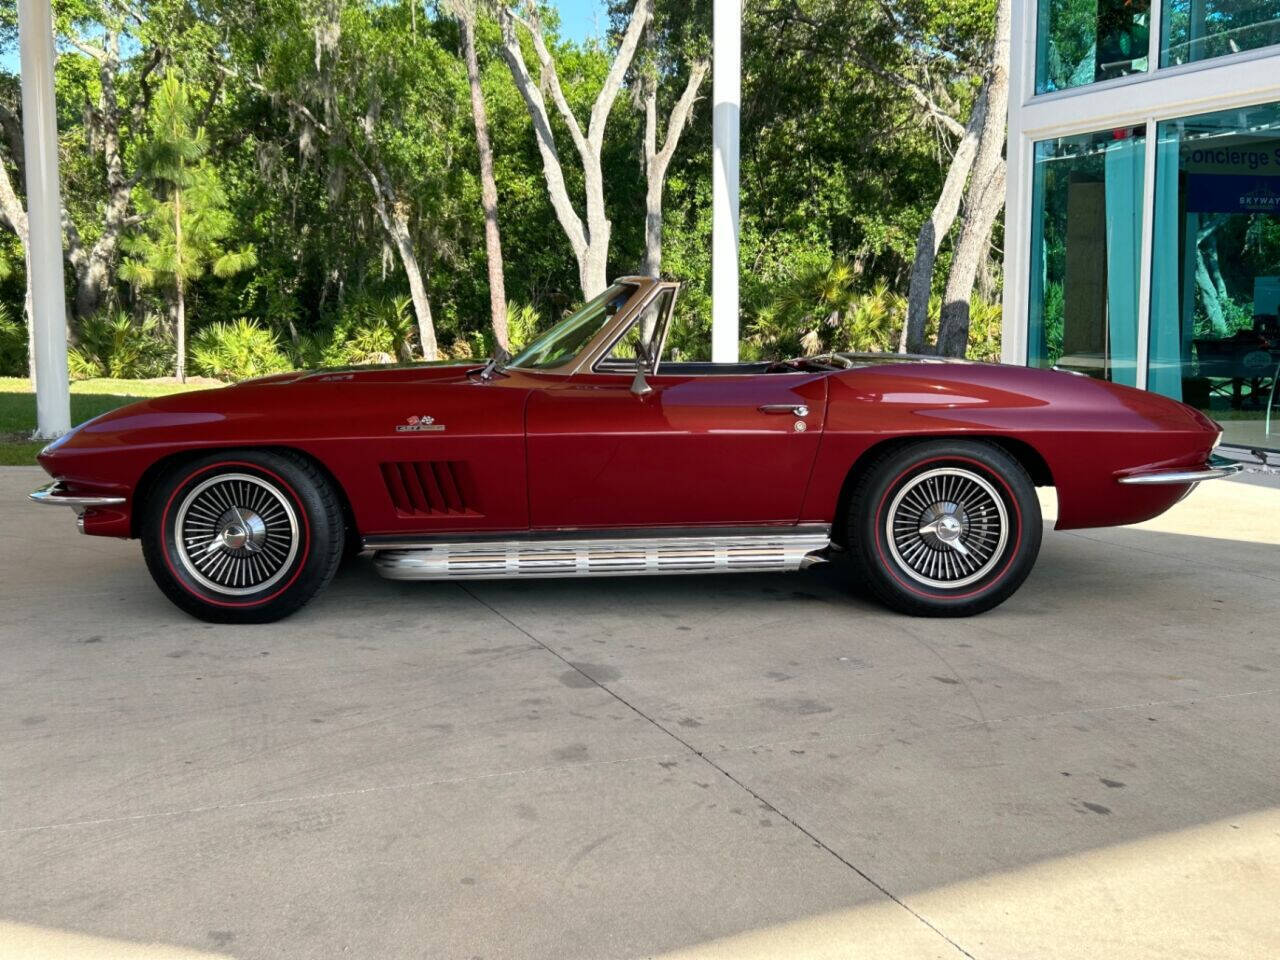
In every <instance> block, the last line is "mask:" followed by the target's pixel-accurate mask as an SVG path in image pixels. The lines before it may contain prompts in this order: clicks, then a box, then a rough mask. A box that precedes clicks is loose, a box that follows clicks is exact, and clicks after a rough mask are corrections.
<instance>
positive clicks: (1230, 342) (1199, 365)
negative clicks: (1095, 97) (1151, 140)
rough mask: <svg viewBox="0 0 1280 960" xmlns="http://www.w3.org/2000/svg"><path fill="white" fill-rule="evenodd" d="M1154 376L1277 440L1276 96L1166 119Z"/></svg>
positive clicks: (1256, 438) (1159, 172)
mask: <svg viewBox="0 0 1280 960" xmlns="http://www.w3.org/2000/svg"><path fill="white" fill-rule="evenodd" d="M1155 205H1156V206H1155V232H1154V236H1153V244H1152V264H1151V349H1150V352H1151V366H1150V373H1149V375H1148V384H1149V386H1150V388H1151V389H1152V390H1157V391H1159V392H1160V393H1163V394H1165V395H1166V396H1170V397H1174V398H1176V399H1178V400H1182V401H1184V402H1186V403H1189V404H1192V405H1193V406H1196V407H1199V408H1200V409H1201V410H1204V411H1206V412H1207V413H1208V414H1209V416H1211V417H1213V418H1214V419H1215V420H1217V421H1218V422H1220V423H1221V424H1222V426H1223V431H1224V434H1225V438H1226V440H1227V442H1230V443H1235V444H1239V445H1243V446H1249V447H1269V448H1272V449H1280V422H1278V421H1280V406H1277V397H1276V380H1277V376H1278V375H1280V319H1278V317H1277V314H1280V104H1275V103H1273V104H1264V105H1261V106H1257V107H1248V108H1245V109H1240V110H1229V111H1224V112H1222V113H1210V114H1204V115H1202V116H1198V117H1188V118H1186V119H1183V120H1170V121H1166V122H1164V123H1161V124H1160V125H1159V129H1158V135H1157V141H1156V183H1155Z"/></svg>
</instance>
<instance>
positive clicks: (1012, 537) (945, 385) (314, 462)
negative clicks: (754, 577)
mask: <svg viewBox="0 0 1280 960" xmlns="http://www.w3.org/2000/svg"><path fill="white" fill-rule="evenodd" d="M677 289H678V287H677V285H676V284H674V283H668V282H664V281H657V280H652V279H647V278H637V277H631V278H625V279H623V280H620V281H619V282H617V283H616V284H614V285H613V286H612V287H610V288H609V289H608V290H606V291H605V292H604V293H603V294H601V295H600V296H598V297H596V298H595V299H594V300H592V301H591V302H590V303H588V304H587V305H586V306H584V307H583V308H582V309H580V310H579V311H577V312H576V313H574V314H573V315H572V316H570V317H568V318H567V319H565V320H564V321H563V322H561V323H560V324H559V325H557V326H556V327H555V328H553V329H552V330H550V331H549V332H547V333H546V334H544V335H543V336H541V337H540V338H538V339H537V340H536V341H535V342H534V343H533V344H531V345H530V346H529V347H527V348H526V349H525V350H523V351H522V352H521V353H520V354H518V355H517V356H515V357H513V358H512V359H511V360H510V361H509V362H508V363H505V364H498V363H496V362H493V361H490V362H489V363H488V364H487V365H485V366H483V367H482V366H478V365H476V364H471V365H465V364H464V365H454V366H422V365H420V366H400V367H368V368H362V369H354V370H325V371H320V372H315V373H288V374H282V375H279V376H271V377H263V378H261V379H258V380H252V381H249V382H247V383H242V384H239V385H238V386H234V387H227V388H225V389H221V390H211V391H202V392H197V393H185V394H178V395H174V396H168V397H161V398H157V399H152V400H144V401H142V402H140V403H136V404H133V405H132V406H128V407H122V408H121V409H118V410H114V411H112V412H110V413H107V414H104V415H103V416H100V417H98V418H97V419H95V420H91V421H89V422H88V423H86V424H84V425H83V426H81V427H79V428H77V429H76V430H73V431H72V432H71V433H69V434H67V435H66V436H64V437H62V438H61V439H59V440H57V441H55V442H54V443H52V444H50V445H49V446H48V447H47V448H45V450H44V451H43V452H41V454H40V463H41V465H42V466H43V467H44V468H45V470H47V471H48V472H49V473H50V474H51V475H52V477H53V479H54V482H53V483H52V484H50V485H49V486H48V487H45V488H44V489H42V490H39V491H37V492H36V493H34V494H32V499H33V500H35V501H36V502H38V503H42V504H65V505H67V506H70V507H73V508H74V509H75V510H76V511H77V513H78V514H79V518H80V519H79V523H80V528H81V530H83V531H84V532H85V533H87V534H92V535H95V536H109V537H137V538H139V539H141V541H142V552H143V555H144V557H145V558H146V562H147V566H148V567H149V568H150V570H151V574H152V576H153V577H154V578H155V580H156V582H157V583H158V584H159V586H160V589H161V590H163V591H164V593H165V594H166V595H167V596H168V597H169V598H170V599H171V600H172V601H173V602H174V603H176V604H177V605H178V606H180V607H181V608H182V609H184V610H186V611H188V612H189V613H191V614H194V615H195V616H197V617H201V618H203V619H206V620H214V621H222V622H239V623H247V622H266V621H271V620H276V619H278V618H280V617H283V616H285V615H287V614H289V613H292V612H293V611H294V610H297V609H298V608H299V607H301V606H302V605H303V604H304V603H306V602H307V600H309V599H310V598H311V597H312V596H314V595H315V593H316V592H317V591H318V590H319V589H320V588H321V587H323V586H324V585H325V584H326V583H327V582H328V581H329V579H330V578H331V577H332V576H333V574H334V570H335V569H336V568H337V566H338V562H339V560H340V559H341V556H342V553H343V551H344V550H350V549H364V550H368V551H372V553H373V566H374V568H375V569H376V570H377V571H378V572H379V573H381V574H382V575H383V576H386V577H392V578H396V579H401V580H442V579H475V578H483V577H582V576H618V575H624V574H661V573H674V574H691V573H725V572H732V571H768V570H796V569H799V568H803V567H806V566H808V565H810V564H813V563H817V562H821V561H825V560H831V559H835V558H837V557H847V558H848V560H850V561H852V563H851V566H852V567H853V568H854V569H855V570H856V571H857V573H858V574H860V575H861V576H862V577H863V578H865V580H866V581H867V583H868V584H869V585H870V587H871V589H872V590H873V591H874V592H875V593H876V595H877V596H879V597H880V598H881V599H882V600H884V601H885V602H886V603H888V604H889V605H891V606H893V607H895V608H897V609H898V610H902V611H905V612H907V613H912V614H923V615H933V616H962V615H966V614H972V613H978V612H980V611H983V610H987V609H990V608H991V607H993V606H995V605H996V604H998V603H1000V602H1001V601H1003V600H1004V599H1005V598H1006V597H1008V596H1009V595H1010V594H1012V593H1013V592H1014V590H1016V589H1017V587H1018V585H1019V584H1021V583H1022V581H1023V580H1024V579H1025V578H1026V576H1027V574H1028V572H1029V571H1030V570H1031V566H1032V564H1033V563H1034V562H1035V558H1036V553H1037V551H1038V549H1039V546H1040V533H1041V519H1040V508H1039V505H1038V501H1037V499H1036V493H1035V487H1036V486H1048V485H1051V486H1054V487H1056V488H1057V493H1058V502H1059V517H1058V527H1059V528H1073V527H1096V526H1107V525H1114V524H1124V523H1136V522H1138V521H1140V520H1146V519H1148V518H1149V517H1154V516H1155V515H1157V514H1159V513H1161V512H1162V511H1164V510H1166V509H1168V508H1169V507H1170V506H1171V505H1172V504H1174V503H1176V502H1177V501H1178V500H1179V499H1180V498H1181V497H1183V496H1184V495H1185V494H1186V493H1187V492H1188V491H1189V490H1190V489H1191V487H1192V486H1194V485H1195V484H1196V483H1197V482H1199V481H1201V480H1207V479H1210V478H1213V477H1221V476H1225V475H1227V474H1229V473H1232V472H1233V471H1234V470H1235V469H1237V467H1236V466H1234V465H1232V464H1229V463H1227V462H1225V461H1222V460H1219V459H1218V458H1215V457H1213V456H1212V451H1213V448H1214V447H1215V445H1216V444H1217V442H1218V439H1219V437H1220V434H1221V431H1220V430H1219V428H1218V425H1217V424H1216V423H1214V422H1213V421H1212V420H1209V419H1208V418H1206V417H1204V416H1203V415H1201V414H1200V413H1199V412H1198V411H1196V410H1193V409H1192V408H1191V407H1188V406H1184V405H1183V404H1181V403H1176V402H1174V401H1172V400H1168V399H1166V398H1164V397H1160V396H1157V395H1155V394H1151V393H1145V392H1142V391H1139V390H1133V389H1130V388H1128V387H1122V386H1115V385H1113V384H1109V383H1105V382H1101V381H1098V380H1092V379H1089V378H1086V377H1083V376H1079V375H1072V374H1067V373H1055V372H1051V371H1044V370H1034V369H1028V368H1024V367H1015V366H991V365H983V364H974V363H963V362H943V361H940V360H938V359H936V358H925V357H914V358H913V357H901V356H895V355H883V356H864V355H853V354H833V355H828V356H819V357H803V358H798V359H795V360H787V361H783V362H775V363H768V362H761V363H734V364H713V363H685V362H672V361H667V360H664V359H663V357H662V353H663V346H664V343H665V339H666V333H667V327H668V324H669V322H670V318H671V311H672V306H673V304H674V301H675V296H676V292H677Z"/></svg>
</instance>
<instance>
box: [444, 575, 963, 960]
mask: <svg viewBox="0 0 1280 960" xmlns="http://www.w3.org/2000/svg"><path fill="white" fill-rule="evenodd" d="M458 588H459V589H460V590H462V592H463V593H465V594H467V596H469V597H471V598H472V599H473V600H475V602H476V603H478V604H480V605H481V606H482V607H484V608H485V609H486V610H488V611H489V612H490V613H492V614H493V615H494V616H496V617H498V618H499V619H501V620H502V621H503V622H505V623H506V624H508V625H509V626H511V627H512V629H514V630H518V631H519V632H520V633H522V634H523V635H524V636H526V637H528V638H529V639H530V640H532V641H533V642H534V643H536V644H537V645H538V646H540V647H542V649H544V650H546V651H547V653H549V654H551V655H552V656H553V657H555V658H556V659H557V660H559V661H560V662H561V663H563V664H565V665H566V666H568V667H569V668H570V669H571V670H573V671H574V672H575V673H577V674H579V675H580V676H582V677H584V678H586V679H587V680H588V681H590V682H591V683H592V685H594V686H596V687H599V688H600V689H601V690H603V691H604V692H605V693H607V694H608V695H609V696H611V697H613V699H615V700H617V701H618V703H620V704H622V705H623V706H624V707H626V708H627V709H628V710H630V711H632V712H633V713H635V714H636V715H637V716H638V717H640V718H641V719H643V720H645V721H646V722H648V723H650V724H652V725H653V726H654V727H655V728H656V729H658V730H659V731H661V732H662V733H664V734H666V735H667V736H668V737H670V738H671V739H672V740H674V741H676V743H678V744H680V745H681V746H682V747H684V748H685V749H686V750H688V751H689V753H691V754H693V755H694V756H695V757H697V758H698V759H699V760H701V761H702V762H703V763H705V764H706V765H707V766H709V767H710V768H711V769H713V770H715V771H716V772H717V773H719V774H720V775H721V776H722V777H724V778H725V779H726V780H728V781H729V782H730V783H732V784H733V785H734V786H736V787H737V788H738V789H739V790H742V791H743V792H744V793H746V794H747V795H749V796H751V797H752V798H754V799H755V800H756V801H757V802H759V803H762V804H764V805H765V806H766V807H768V808H769V809H770V810H772V811H773V812H774V813H776V814H777V815H778V816H780V817H781V818H782V819H783V820H785V821H786V822H787V823H789V824H790V825H791V826H792V827H793V828H795V829H796V830H798V831H799V832H800V833H802V834H803V835H804V836H806V837H808V838H809V839H810V840H811V841H813V843H815V844H816V845H817V846H818V847H819V848H821V849H822V850H824V851H825V852H826V853H827V854H828V855H830V856H831V857H834V858H835V859H836V860H837V861H838V862H839V863H841V864H843V865H844V866H845V867H847V868H848V869H849V870H852V871H853V872H854V873H855V874H857V875H858V876H859V877H861V878H862V879H863V880H865V881H866V882H867V883H869V884H870V885H871V886H872V887H874V888H875V889H876V890H878V891H880V893H881V894H883V895H884V896H885V897H887V898H888V899H889V900H892V901H893V902H894V903H896V904H897V905H898V906H900V907H901V908H902V909H903V910H905V911H907V913H909V914H911V916H913V917H914V918H915V919H916V920H918V921H919V922H920V923H922V924H923V925H924V926H926V927H928V928H929V929H930V930H932V931H933V932H934V933H936V934H937V935H938V936H939V937H941V938H942V939H943V940H945V941H946V942H947V943H949V944H950V945H951V946H952V947H954V948H955V949H956V950H958V951H959V952H960V953H961V954H963V955H964V956H966V957H968V958H969V960H975V958H974V956H973V954H972V953H970V952H969V951H968V950H966V949H965V948H964V947H962V946H960V944H958V943H956V941H955V940H953V939H951V937H949V936H947V935H946V934H945V933H943V932H942V931H941V930H940V929H938V927H936V926H934V924H932V923H930V922H929V921H928V920H927V919H926V918H925V917H924V916H922V915H921V914H920V913H917V912H916V911H915V910H913V909H912V908H911V907H910V906H908V904H907V903H906V902H905V901H904V900H902V898H900V897H898V896H897V895H896V894H894V893H893V892H892V891H891V890H889V889H888V888H887V887H885V886H884V885H883V884H882V883H880V882H879V881H877V880H875V879H873V878H872V877H871V876H869V875H868V874H867V873H866V872H865V871H863V870H862V869H861V868H859V867H858V866H856V865H855V864H854V863H853V862H852V861H850V860H848V859H846V858H845V857H844V856H843V855H841V854H840V853H838V852H837V851H836V850H834V849H833V848H832V847H830V846H828V845H827V844H826V843H825V842H824V841H823V840H821V839H820V838H819V837H817V836H816V835H815V834H814V833H813V832H812V831H810V830H809V829H808V828H807V827H805V826H804V825H803V824H801V823H800V822H799V821H798V820H796V819H795V818H794V817H792V816H791V815H790V814H788V813H786V812H785V811H783V810H780V809H778V807H776V806H775V805H774V804H772V803H770V802H769V801H768V800H766V799H765V798H764V797H762V796H761V795H760V794H759V793H757V792H756V791H755V790H753V789H752V788H751V787H749V786H748V785H747V784H746V783H744V782H743V781H742V780H739V779H738V778H737V777H735V776H734V775H733V774H732V773H730V772H729V771H728V770H726V769H725V768H724V767H722V766H720V764H718V763H716V762H715V761H714V760H713V759H711V757H710V756H708V755H707V754H705V753H703V752H702V751H701V750H699V749H698V748H697V747H695V746H694V745H693V744H691V743H689V741H687V740H685V739H684V738H683V737H681V736H680V735H679V734H678V733H676V732H674V731H673V730H671V729H669V728H668V727H666V726H664V725H663V724H662V723H660V722H658V721H657V720H656V719H654V718H653V717H651V716H649V714H647V713H645V712H644V711H643V710H641V709H640V708H639V707H637V706H636V705H635V704H634V703H632V702H631V701H629V700H627V699H626V698H625V697H623V696H622V695H621V694H620V693H617V692H616V691H614V690H612V689H611V688H609V687H607V686H605V685H604V684H603V683H601V682H600V681H599V680H597V679H596V678H595V677H593V676H591V674H589V673H587V672H586V671H585V670H583V669H581V668H580V667H579V666H578V665H577V664H575V663H573V661H571V660H569V659H568V658H566V657H565V656H564V655H563V654H561V653H560V652H559V651H557V650H556V649H554V648H553V647H551V646H549V645H548V644H546V643H544V642H543V641H542V640H539V639H538V638H537V637H535V636H534V635H533V634H532V633H530V632H529V631H528V630H526V629H525V628H524V627H522V626H520V624H518V623H516V622H515V621H514V620H512V619H511V618H510V617H508V616H507V615H506V614H505V613H503V612H502V611H501V610H499V609H497V608H496V607H494V606H493V605H492V604H490V603H489V602H488V601H486V600H483V599H482V598H480V597H478V596H476V594H474V593H473V592H472V591H471V590H470V589H469V588H468V587H467V586H466V585H465V584H463V583H459V584H458Z"/></svg>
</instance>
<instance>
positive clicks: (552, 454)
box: [525, 309, 826, 529]
mask: <svg viewBox="0 0 1280 960" xmlns="http://www.w3.org/2000/svg"><path fill="white" fill-rule="evenodd" d="M668 314H669V309H668ZM641 323H643V314H642V315H641V319H640V320H638V321H637V324H641ZM624 336H625V335H624ZM621 340H622V338H620V341H621ZM658 346H659V348H660V346H661V333H659V335H658ZM634 380H635V373H634V370H631V371H628V370H627V369H626V367H625V364H623V363H615V364H612V365H611V364H609V363H601V364H597V365H596V367H595V368H593V369H592V370H591V371H589V372H582V373H577V374H574V375H573V376H570V377H567V378H564V379H562V380H559V381H557V382H549V383H547V384H545V385H544V386H543V387H542V388H541V389H535V390H534V391H533V392H532V393H531V394H530V397H529V402H528V406H527V408H526V414H525V423H526V436H527V441H526V447H527V451H528V454H527V461H528V477H529V514H530V522H531V525H532V526H533V527H534V528H535V529H558V528H572V527H584V528H605V527H697V526H740V525H756V524H790V523H795V522H796V520H797V518H798V517H799V515H800V506H801V503H802V501H803V499H804V493H805V488H806V486H807V484H808V481H809V473H810V471H811V469H812V467H813V462H814V459H815V456H816V454H817V449H818V443H819V440H820V438H821V434H822V425H823V418H824V416H825V413H826V377H825V374H814V373H770V374H728V375H719V374H711V375H689V374H678V373H677V374H672V375H667V374H663V373H662V371H661V367H660V366H659V372H658V373H657V374H656V375H652V376H649V377H647V378H646V380H647V385H648V387H649V388H650V391H649V392H648V393H646V394H643V395H637V393H636V392H634V391H633V389H632V388H633V381H634Z"/></svg>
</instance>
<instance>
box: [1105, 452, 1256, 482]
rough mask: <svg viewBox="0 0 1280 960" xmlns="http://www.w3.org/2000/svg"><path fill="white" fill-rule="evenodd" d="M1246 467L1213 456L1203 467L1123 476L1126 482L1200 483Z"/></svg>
mask: <svg viewBox="0 0 1280 960" xmlns="http://www.w3.org/2000/svg"><path fill="white" fill-rule="evenodd" d="M1243 469H1244V464H1243V463H1237V462H1236V461H1234V460H1228V459H1227V458H1226V457H1219V456H1211V457H1210V458H1209V460H1208V462H1207V463H1206V464H1205V465H1204V466H1203V467H1193V468H1188V467H1177V468H1175V469H1172V470H1153V471H1151V472H1150V473H1133V474H1129V475H1128V476H1125V477H1121V478H1120V482H1121V483H1125V484H1141V485H1143V486H1147V485H1151V484H1171V483H1199V482H1200V481H1202V480H1217V479H1218V478H1219V477H1230V476H1233V475H1235V474H1237V473H1239V472H1240V471H1241V470H1243Z"/></svg>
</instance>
